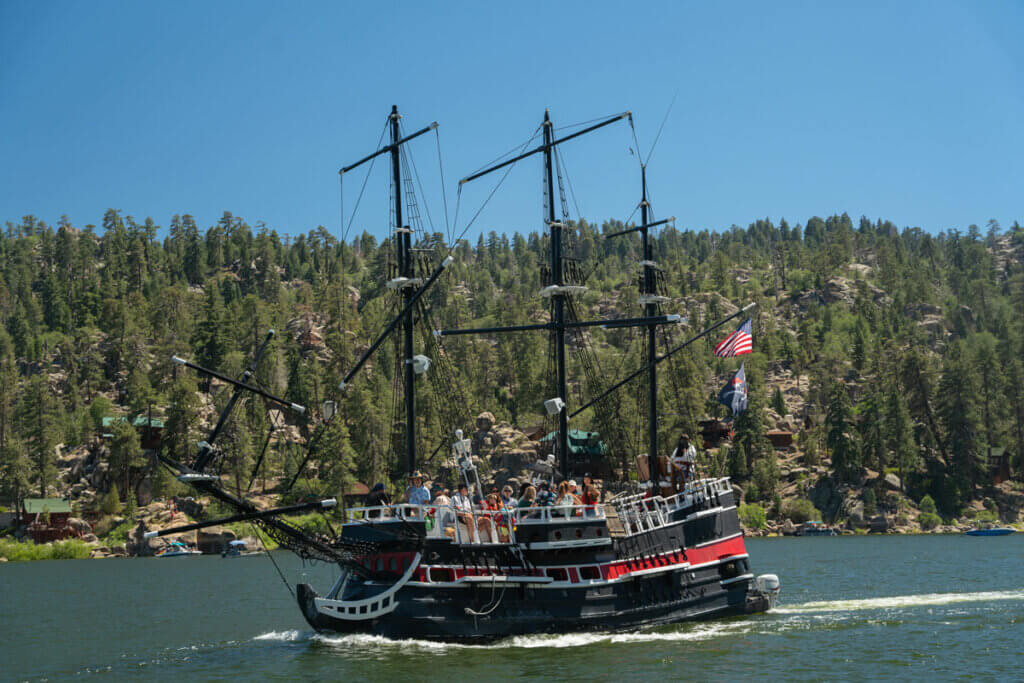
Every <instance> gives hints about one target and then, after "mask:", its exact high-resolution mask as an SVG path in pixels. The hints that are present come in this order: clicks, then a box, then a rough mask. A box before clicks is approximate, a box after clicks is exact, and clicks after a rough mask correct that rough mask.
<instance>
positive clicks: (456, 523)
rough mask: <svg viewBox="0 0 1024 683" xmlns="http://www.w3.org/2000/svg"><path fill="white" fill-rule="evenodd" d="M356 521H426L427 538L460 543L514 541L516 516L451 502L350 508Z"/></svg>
mask: <svg viewBox="0 0 1024 683" xmlns="http://www.w3.org/2000/svg"><path fill="white" fill-rule="evenodd" d="M347 519H348V521H349V522H351V523H355V524H360V523H361V524H380V523H384V522H392V521H395V522H409V521H422V522H425V526H426V536H427V538H449V539H451V540H452V541H454V542H455V543H458V544H479V543H514V542H515V518H514V514H510V512H509V511H496V512H492V511H483V510H477V509H473V510H470V511H466V510H457V509H456V508H454V507H452V506H450V505H412V504H409V503H400V504H397V505H376V506H371V507H357V508H349V509H348V511H347Z"/></svg>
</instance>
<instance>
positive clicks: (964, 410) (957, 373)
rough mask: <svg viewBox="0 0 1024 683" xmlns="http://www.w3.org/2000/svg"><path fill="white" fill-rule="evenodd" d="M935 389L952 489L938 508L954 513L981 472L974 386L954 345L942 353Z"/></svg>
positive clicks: (958, 348) (978, 422) (965, 364)
mask: <svg viewBox="0 0 1024 683" xmlns="http://www.w3.org/2000/svg"><path fill="white" fill-rule="evenodd" d="M938 389H939V402H938V410H937V413H938V418H939V421H940V423H941V425H942V428H943V431H944V433H945V437H946V442H947V443H948V445H949V451H950V453H951V454H952V461H951V462H949V463H947V464H948V465H949V470H950V474H951V475H952V476H951V478H950V484H951V486H952V488H951V490H950V491H948V492H947V493H946V495H944V500H943V501H942V507H943V508H944V509H946V510H947V511H949V512H957V511H959V508H960V505H961V501H963V500H965V499H969V498H970V497H971V494H972V492H973V490H974V487H975V486H976V485H977V484H978V483H979V482H980V480H981V475H982V466H981V455H982V450H981V446H982V442H981V439H980V438H979V434H980V433H981V424H980V420H979V419H978V414H977V407H976V405H975V402H974V397H975V396H976V394H977V388H976V386H975V384H974V382H973V377H972V376H971V373H970V371H969V369H968V367H967V362H966V361H965V359H964V358H963V354H962V351H961V349H960V346H959V345H958V344H954V345H951V346H950V348H949V349H948V351H947V353H946V357H945V359H944V360H943V366H942V377H941V379H940V380H939V387H938Z"/></svg>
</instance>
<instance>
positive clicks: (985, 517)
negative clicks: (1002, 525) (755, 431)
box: [974, 510, 999, 522]
mask: <svg viewBox="0 0 1024 683" xmlns="http://www.w3.org/2000/svg"><path fill="white" fill-rule="evenodd" d="M974 518H975V520H977V521H979V522H998V521H999V515H997V514H996V513H995V512H993V511H991V510H981V511H979V512H978V513H977V514H976V515H975V517H974Z"/></svg>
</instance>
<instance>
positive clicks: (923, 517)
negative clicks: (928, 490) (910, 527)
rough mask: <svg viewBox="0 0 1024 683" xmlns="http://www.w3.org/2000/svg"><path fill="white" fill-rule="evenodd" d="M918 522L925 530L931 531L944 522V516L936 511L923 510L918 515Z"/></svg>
mask: <svg viewBox="0 0 1024 683" xmlns="http://www.w3.org/2000/svg"><path fill="white" fill-rule="evenodd" d="M917 522H918V524H920V525H921V528H922V529H924V530H925V531H931V530H932V529H934V528H935V527H937V526H938V525H940V524H942V518H941V517H939V516H938V515H937V514H935V513H934V512H922V513H921V514H919V515H918V516H917Z"/></svg>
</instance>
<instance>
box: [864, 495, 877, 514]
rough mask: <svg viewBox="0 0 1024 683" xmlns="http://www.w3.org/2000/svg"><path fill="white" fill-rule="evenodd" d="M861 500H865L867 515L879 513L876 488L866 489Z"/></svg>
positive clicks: (865, 512)
mask: <svg viewBox="0 0 1024 683" xmlns="http://www.w3.org/2000/svg"><path fill="white" fill-rule="evenodd" d="M861 500H863V501H864V514H865V515H867V516H868V517H873V516H875V515H876V514H878V498H876V497H875V490H874V489H864V493H862V494H861Z"/></svg>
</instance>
